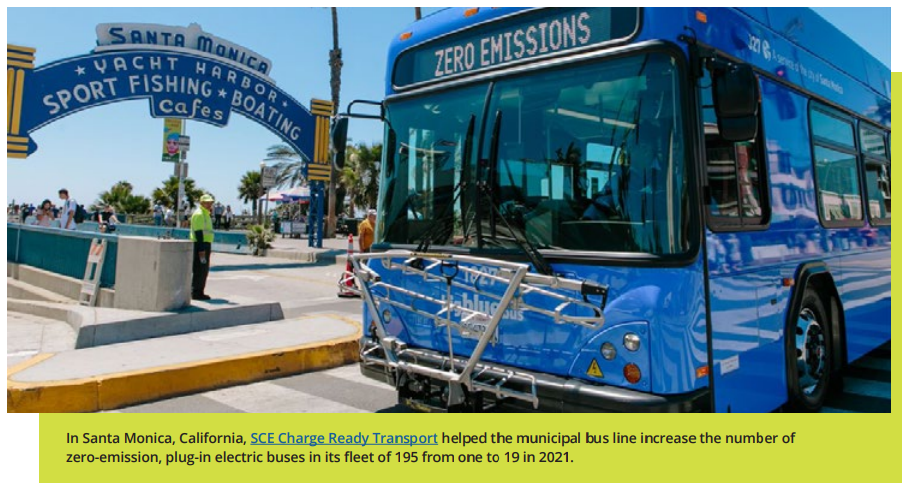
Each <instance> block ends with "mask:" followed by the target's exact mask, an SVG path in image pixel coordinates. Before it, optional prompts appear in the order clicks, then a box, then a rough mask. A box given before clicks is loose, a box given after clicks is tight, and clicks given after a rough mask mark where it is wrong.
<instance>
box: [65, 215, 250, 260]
mask: <svg viewBox="0 0 902 483" xmlns="http://www.w3.org/2000/svg"><path fill="white" fill-rule="evenodd" d="M78 229H79V230H80V231H83V232H89V233H98V231H99V230H98V229H97V223H94V222H85V223H82V224H80V225H78ZM246 233H247V232H245V231H244V230H239V231H217V232H216V235H215V237H214V239H213V251H215V252H227V253H238V254H242V255H248V254H250V253H251V252H250V249H249V248H248V245H247V235H246ZM116 234H117V235H123V236H142V237H148V238H172V239H175V240H188V239H189V231H188V230H187V229H184V228H171V227H163V226H148V225H125V224H120V225H116Z"/></svg>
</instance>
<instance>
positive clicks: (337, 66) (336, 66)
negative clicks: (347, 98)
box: [326, 7, 344, 238]
mask: <svg viewBox="0 0 902 483" xmlns="http://www.w3.org/2000/svg"><path fill="white" fill-rule="evenodd" d="M330 8H331V9H332V50H331V51H329V66H330V67H331V78H330V81H329V85H330V86H331V87H332V109H333V114H335V113H337V112H338V106H339V101H340V94H341V67H342V66H343V65H344V62H342V60H341V49H340V48H339V47H338V9H337V8H336V7H330ZM337 178H338V173H337V172H336V170H335V166H332V177H331V181H330V182H329V209H328V213H327V216H326V220H327V223H326V237H327V238H332V237H334V236H335V222H336V219H335V213H336V209H335V198H336V196H335V184H336V183H337V182H338V179H337Z"/></svg>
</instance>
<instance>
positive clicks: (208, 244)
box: [191, 195, 215, 300]
mask: <svg viewBox="0 0 902 483" xmlns="http://www.w3.org/2000/svg"><path fill="white" fill-rule="evenodd" d="M214 201H215V200H214V199H213V197H212V196H210V195H203V196H201V197H200V206H198V207H197V209H196V210H194V213H193V214H192V215H191V241H193V242H194V262H193V263H192V267H191V268H192V275H191V298H193V299H195V300H210V296H209V295H207V294H205V293H204V288H205V287H206V286H207V275H208V274H209V273H210V255H211V254H212V247H213V218H212V217H211V216H210V210H211V209H212V208H213V202H214Z"/></svg>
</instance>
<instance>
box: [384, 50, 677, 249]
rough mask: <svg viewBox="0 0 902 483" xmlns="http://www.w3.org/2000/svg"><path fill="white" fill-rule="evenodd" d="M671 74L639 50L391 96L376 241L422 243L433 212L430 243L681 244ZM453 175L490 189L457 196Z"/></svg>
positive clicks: (668, 61)
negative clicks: (436, 223) (471, 130)
mask: <svg viewBox="0 0 902 483" xmlns="http://www.w3.org/2000/svg"><path fill="white" fill-rule="evenodd" d="M678 79H679V77H678V72H677V68H676V65H675V61H674V60H673V59H672V58H671V57H669V56H667V55H665V54H659V53H647V54H642V55H637V56H632V57H628V58H620V59H614V60H608V61H604V62H595V63H590V64H585V65H582V66H580V67H577V68H573V67H570V68H568V69H566V70H546V71H540V72H531V73H528V74H526V75H521V76H517V77H511V78H505V79H502V80H499V81H497V82H495V83H494V84H491V85H489V84H485V85H479V86H473V87H469V88H467V89H464V90H458V91H446V92H444V93H443V94H440V95H430V96H426V97H419V98H415V99H411V100H403V101H398V102H396V103H390V104H389V105H388V106H387V111H388V119H389V129H388V139H387V142H388V145H389V147H390V148H391V146H392V145H394V149H392V150H389V151H387V152H388V153H389V154H388V157H387V166H386V167H385V170H384V177H385V178H384V183H385V184H384V186H385V189H384V190H383V195H382V208H383V209H382V212H383V213H385V216H384V219H383V222H384V225H383V230H382V236H381V238H382V240H383V241H385V242H388V243H401V244H404V243H410V244H412V243H418V242H419V241H420V238H421V237H422V236H423V234H424V232H426V231H432V232H435V231H436V230H434V229H433V228H429V226H430V225H432V221H433V220H441V223H440V225H441V227H442V228H441V230H438V231H440V232H441V233H442V235H441V236H439V237H437V238H434V241H436V243H435V244H457V245H463V246H466V247H484V246H489V247H509V248H512V249H513V248H516V247H517V246H518V245H519V242H518V241H517V240H523V239H524V238H526V239H528V240H529V242H530V243H532V244H533V245H535V246H536V247H538V248H541V249H545V250H574V251H592V252H627V253H643V254H654V255H672V254H677V253H682V252H684V251H685V250H687V249H688V242H687V239H686V233H684V230H683V228H682V227H683V226H684V223H683V216H684V213H683V207H684V205H685V202H684V201H685V198H686V182H687V181H686V178H687V177H686V176H685V163H684V159H683V156H684V154H683V152H684V150H683V127H682V125H683V123H682V119H681V114H680V113H681V109H679V106H678V103H679V95H678V93H679V81H678ZM489 93H491V95H489ZM487 98H488V109H486V106H485V102H486V99H487ZM484 112H485V113H487V118H486V119H482V116H483V113H484ZM471 118H473V119H475V124H476V130H475V133H476V136H477V137H479V136H482V137H483V139H482V140H481V142H479V140H478V139H477V140H475V141H473V142H472V143H467V142H466V141H467V140H466V137H467V132H468V123H469V122H470V120H471ZM483 124H485V126H484V128H483V127H482V126H483ZM467 145H469V146H472V147H473V148H472V149H473V150H478V149H479V147H480V146H481V152H479V153H477V154H478V156H476V155H473V156H472V159H474V160H476V159H478V160H479V162H478V163H477V162H475V161H474V162H470V163H464V162H463V160H464V159H465V158H466V157H465V156H464V149H465V146H467ZM493 150H494V151H495V152H492V151H493ZM464 166H466V168H467V172H466V173H463V172H462V168H464ZM462 176H463V177H464V179H480V180H483V181H484V182H485V185H486V186H487V187H488V188H487V189H483V190H477V189H476V187H475V183H469V184H467V185H465V186H466V190H465V192H463V193H461V194H460V195H459V196H458V192H459V191H460V190H459V187H460V186H461V179H462ZM493 205H494V207H492V206H493ZM477 223H478V224H479V225H480V226H479V227H477V226H475V225H476V224H477ZM477 228H480V229H477ZM433 234H434V233H432V234H430V235H433ZM477 234H480V235H481V236H477Z"/></svg>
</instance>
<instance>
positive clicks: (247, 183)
mask: <svg viewBox="0 0 902 483" xmlns="http://www.w3.org/2000/svg"><path fill="white" fill-rule="evenodd" d="M261 196H263V176H262V175H261V174H260V172H259V171H248V172H247V173H244V176H242V177H241V184H239V185H238V199H240V200H241V201H243V202H245V203H251V206H253V209H254V217H255V218H259V216H260V213H259V212H258V211H257V208H258V207H259V203H258V201H260V197H261Z"/></svg>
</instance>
